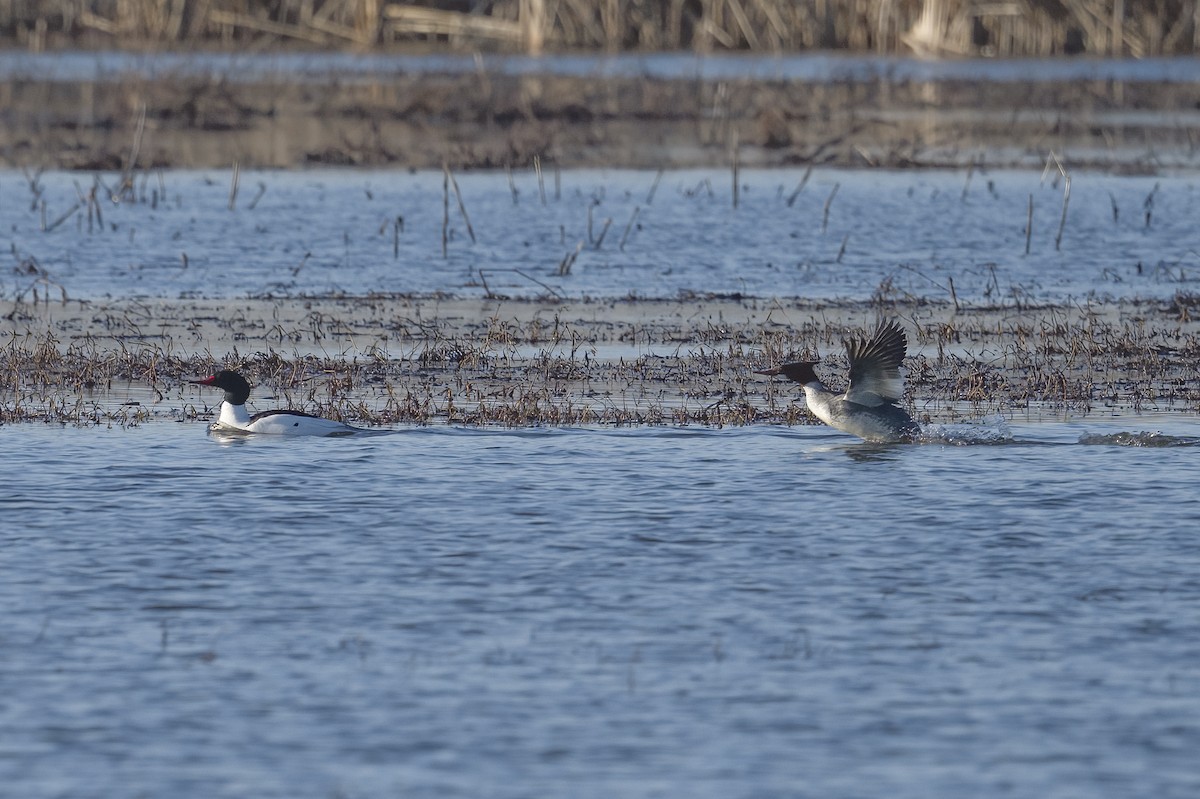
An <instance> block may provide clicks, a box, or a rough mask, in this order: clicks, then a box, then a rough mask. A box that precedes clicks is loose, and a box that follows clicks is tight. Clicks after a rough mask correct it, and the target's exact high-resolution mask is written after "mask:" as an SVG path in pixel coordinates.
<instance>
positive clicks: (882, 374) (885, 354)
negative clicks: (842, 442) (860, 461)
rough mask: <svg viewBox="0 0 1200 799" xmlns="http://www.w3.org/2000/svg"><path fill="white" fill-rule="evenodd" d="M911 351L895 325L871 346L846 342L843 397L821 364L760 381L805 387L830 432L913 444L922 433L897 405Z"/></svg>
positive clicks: (883, 326) (778, 370)
mask: <svg viewBox="0 0 1200 799" xmlns="http://www.w3.org/2000/svg"><path fill="white" fill-rule="evenodd" d="M907 348H908V339H907V338H906V337H905V335H904V331H903V330H902V329H901V328H900V326H899V325H897V324H896V323H895V322H894V321H893V322H886V323H885V322H881V323H880V324H879V327H877V328H876V329H875V335H873V336H872V337H871V338H870V339H869V340H864V339H859V338H852V339H847V340H846V355H847V357H848V358H849V360H850V384H849V385H848V386H846V392H845V393H844V394H838V393H837V392H835V391H830V390H829V389H828V388H826V387H825V384H824V383H822V382H821V380H820V378H818V377H817V373H816V371H814V369H813V367H815V366H816V365H817V364H818V363H820V361H797V362H796V363H785V364H783V365H781V366H777V367H775V368H774V369H762V370H757V373H758V374H761V375H784V376H785V377H788V378H790V379H792V380H795V381H796V382H797V383H799V384H801V385H802V386H804V398H805V400H807V402H808V408H809V410H811V411H812V412H813V414H814V415H815V416H816V417H817V418H818V419H820V420H821V421H822V422H824V423H825V424H827V425H829V426H830V427H834V428H837V429H838V430H842V431H844V432H847V433H852V434H853V435H856V436H858V437H859V438H862V439H864V440H866V441H872V442H878V443H891V442H897V441H912V440H913V439H914V438H916V436H917V435H919V434H920V432H921V426H920V425H918V424H917V423H916V422H915V421H913V418H912V417H911V416H909V415H908V412H907V411H905V410H904V409H903V408H901V407H899V406H898V405H896V402H897V401H899V400H900V399H901V397H903V396H904V382H903V380H902V379H901V377H900V362H901V361H903V360H904V352H905V350H906V349H907Z"/></svg>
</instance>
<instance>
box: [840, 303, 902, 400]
mask: <svg viewBox="0 0 1200 799" xmlns="http://www.w3.org/2000/svg"><path fill="white" fill-rule="evenodd" d="M907 349H908V338H907V337H906V336H905V335H904V330H903V329H901V327H900V326H899V325H898V324H896V323H895V322H894V321H890V322H880V324H879V327H877V328H876V329H875V334H874V335H873V336H871V338H870V339H860V338H852V339H849V340H847V341H846V355H847V357H848V358H849V359H850V385H849V386H847V387H846V400H847V401H849V402H856V403H858V404H859V405H867V406H870V407H876V406H879V405H883V404H885V403H892V402H896V401H897V400H899V399H900V398H902V397H903V396H904V380H903V378H902V377H901V376H900V364H901V362H902V361H903V360H904V353H905V351H906V350H907Z"/></svg>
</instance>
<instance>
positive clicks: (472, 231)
mask: <svg viewBox="0 0 1200 799" xmlns="http://www.w3.org/2000/svg"><path fill="white" fill-rule="evenodd" d="M442 169H444V170H445V171H446V177H447V178H449V180H450V185H451V186H453V187H454V197H455V199H456V200H458V212H459V213H460V214H462V218H463V222H464V223H465V224H466V226H467V235H468V236H470V237H471V243H472V244H475V243H476V242H475V229H474V228H473V227H471V217H470V216H468V215H467V206H466V204H465V203H463V198H462V192H461V191H459V190H458V181H457V180H455V179H454V174H453V173H452V172H451V171H450V166H449V164H442Z"/></svg>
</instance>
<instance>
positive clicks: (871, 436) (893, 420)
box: [804, 382, 921, 444]
mask: <svg viewBox="0 0 1200 799" xmlns="http://www.w3.org/2000/svg"><path fill="white" fill-rule="evenodd" d="M804 398H805V400H806V401H807V403H808V409H809V410H810V411H812V412H813V415H814V416H816V417H817V418H818V419H820V420H821V421H822V422H824V423H825V424H827V425H829V426H830V427H833V428H836V429H838V430H841V431H843V432H846V433H850V434H851V435H856V436H858V437H859V438H861V439H863V440H864V441H872V442H875V443H881V444H885V443H894V442H897V441H912V439H913V437H914V436H916V435H917V434H918V433H919V432H920V429H921V428H920V427H919V426H918V425H917V423H916V422H914V421H913V420H912V417H911V416H909V415H908V414H907V413H906V412H905V411H904V410H903V409H902V408H898V407H896V406H895V405H892V404H891V403H883V404H880V405H875V406H868V405H860V404H859V403H857V402H851V401H849V400H847V399H846V395H845V394H835V393H834V392H832V391H830V390H829V389H827V388H825V386H823V385H822V384H821V383H820V382H814V383H805V384H804Z"/></svg>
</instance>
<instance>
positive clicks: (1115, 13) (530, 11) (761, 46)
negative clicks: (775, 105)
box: [0, 0, 1200, 57]
mask: <svg viewBox="0 0 1200 799" xmlns="http://www.w3.org/2000/svg"><path fill="white" fill-rule="evenodd" d="M1195 20H1196V9H1195V4H1194V3H1153V2H1149V0H1125V1H1123V2H1115V0H1065V2H1061V3H1059V2H1055V3H1047V2H1032V1H1031V0H1021V1H1019V2H1013V3H973V2H967V1H966V0H903V1H902V2H888V1H887V0H838V1H837V2H818V0H808V1H807V2H793V1H792V0H669V1H668V2H657V1H655V0H602V1H601V2H592V1H591V0H558V1H557V2H551V1H550V0H466V1H463V0H456V1H454V2H450V1H449V0H440V1H439V0H425V1H424V2H388V1H387V0H279V2H273V3H251V4H248V3H245V2H242V1H241V0H205V1H204V2H189V1H188V0H168V1H167V2H148V1H146V0H141V1H139V0H56V1H55V2H48V1H47V0H42V1H40V2H39V0H0V32H3V33H4V34H6V35H8V36H10V37H12V38H13V39H14V40H15V41H16V42H17V43H18V44H19V45H20V46H23V47H27V48H29V49H32V50H40V49H45V48H47V47H65V46H76V47H78V46H80V45H84V46H108V47H111V46H113V45H116V46H122V47H133V48H146V47H155V46H157V47H162V46H170V47H180V46H189V47H213V46H219V47H225V48H232V47H239V48H244V47H247V46H252V47H256V48H263V47H270V46H278V45H280V44H291V45H293V46H304V47H321V48H329V47H345V48H353V49H357V50H365V49H370V48H381V47H394V46H397V45H409V46H411V45H412V44H414V43H421V44H424V45H426V46H430V45H432V46H436V47H442V48H446V47H449V48H453V49H470V50H474V49H480V48H483V49H492V50H500V51H509V52H524V53H539V52H542V51H544V50H581V49H583V50H602V51H607V52H616V51H621V50H691V51H694V52H699V53H705V52H711V51H717V50H746V51H753V52H786V51H798V50H850V51H857V52H875V53H908V52H912V51H916V52H919V53H933V54H954V55H1038V56H1040V55H1055V54H1062V53H1087V54H1089V55H1105V56H1134V57H1141V56H1151V55H1170V54H1192V53H1195V52H1196V49H1197V41H1198V40H1200V33H1198V31H1197V28H1196V21H1195Z"/></svg>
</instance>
